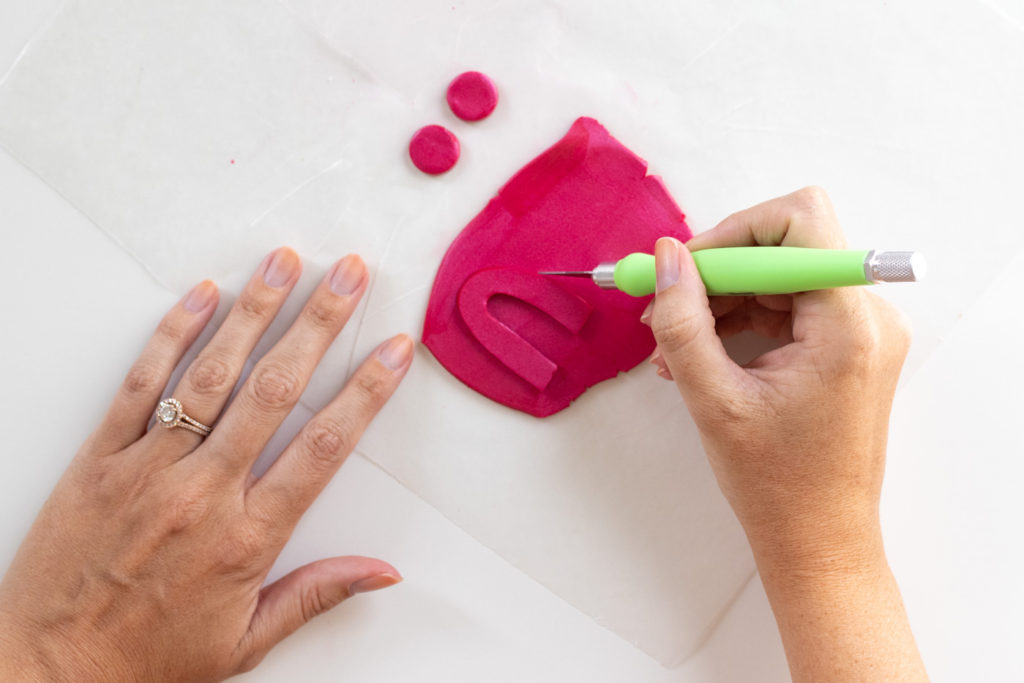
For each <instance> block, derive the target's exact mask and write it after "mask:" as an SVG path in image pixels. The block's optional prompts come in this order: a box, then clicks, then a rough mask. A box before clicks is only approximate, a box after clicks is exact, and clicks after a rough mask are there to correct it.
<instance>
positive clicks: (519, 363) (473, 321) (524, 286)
mask: <svg viewBox="0 0 1024 683" xmlns="http://www.w3.org/2000/svg"><path fill="white" fill-rule="evenodd" d="M497 295H506V296H508V297H511V298H514V299H518V300H519V301H522V302H524V303H526V304H530V305H531V306H533V307H535V308H536V309H537V310H539V311H542V312H543V313H545V314H547V315H549V316H550V317H551V318H552V319H553V320H555V321H556V322H558V323H559V324H561V325H562V326H563V327H565V328H566V329H567V330H568V331H570V332H572V333H573V334H574V335H575V334H579V331H580V330H581V329H583V325H584V324H585V323H586V322H587V318H589V317H590V313H591V311H593V310H594V307H593V306H591V305H590V304H589V303H587V301H586V300H584V299H581V298H580V297H578V296H576V295H575V294H572V293H571V292H568V291H566V290H564V289H562V288H561V287H559V286H558V285H557V284H555V283H554V282H552V281H551V279H550V278H545V277H542V276H540V275H537V274H536V273H529V272H523V271H519V270H514V269H511V268H492V269H489V270H482V271H480V272H478V273H476V274H475V275H473V276H471V277H470V278H469V279H468V280H466V282H465V284H464V285H462V289H461V290H459V313H460V315H461V316H462V320H463V322H465V323H466V327H468V328H469V331H470V332H471V333H472V335H473V336H474V337H475V338H476V340H477V341H478V342H480V344H481V345H482V346H483V347H484V348H485V349H487V350H488V351H489V352H490V353H491V355H493V356H494V357H495V358H496V359H497V360H499V361H500V362H501V363H503V364H504V365H505V367H507V368H508V369H509V370H511V371H512V372H514V373H516V374H517V375H519V377H521V378H523V379H524V380H526V381H527V382H529V383H530V384H531V385H532V386H533V387H534V388H535V389H537V390H538V391H544V390H545V389H547V387H548V385H549V384H550V383H551V379H552V377H554V375H555V372H556V371H557V370H558V365H557V364H556V363H555V362H554V361H552V360H551V359H550V358H548V357H547V356H545V355H544V354H543V353H541V352H540V351H539V350H537V348H536V347H535V346H533V345H532V344H531V343H530V342H528V341H527V340H526V339H524V338H523V337H521V336H520V335H519V334H518V333H516V332H515V330H513V329H512V328H510V327H509V326H508V325H506V324H505V323H503V322H501V321H500V320H498V319H497V318H496V317H494V314H493V313H492V311H491V310H490V308H489V306H488V305H489V304H490V302H491V300H492V299H493V298H494V297H495V296H497Z"/></svg>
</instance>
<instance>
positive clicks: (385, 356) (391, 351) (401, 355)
mask: <svg viewBox="0 0 1024 683" xmlns="http://www.w3.org/2000/svg"><path fill="white" fill-rule="evenodd" d="M377 358H378V359H379V360H380V362H381V363H383V364H384V365H386V366H387V367H389V368H391V369H392V370H401V369H402V368H404V367H405V366H406V365H408V364H409V361H410V360H411V359H412V339H409V337H407V336H405V335H404V334H400V335H398V336H397V337H394V338H393V339H391V340H389V341H388V342H387V343H386V344H384V346H382V347H380V350H379V351H377Z"/></svg>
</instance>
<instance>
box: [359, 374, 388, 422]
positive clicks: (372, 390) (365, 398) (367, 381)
mask: <svg viewBox="0 0 1024 683" xmlns="http://www.w3.org/2000/svg"><path fill="white" fill-rule="evenodd" d="M351 381H352V385H353V387H354V388H355V396H356V401H357V403H358V405H359V408H360V409H362V410H363V411H371V412H376V411H377V410H379V409H380V407H381V406H382V405H384V403H385V401H386V400H387V397H388V392H389V390H390V384H389V378H388V377H387V376H386V374H385V373H384V372H382V371H377V370H376V369H374V368H372V367H366V368H363V369H362V370H360V371H359V372H357V373H356V374H355V375H354V376H353V377H352V380H351Z"/></svg>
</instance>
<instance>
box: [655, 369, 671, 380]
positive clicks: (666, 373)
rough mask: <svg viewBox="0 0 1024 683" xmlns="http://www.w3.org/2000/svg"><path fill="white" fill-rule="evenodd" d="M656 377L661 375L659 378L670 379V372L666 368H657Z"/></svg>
mask: <svg viewBox="0 0 1024 683" xmlns="http://www.w3.org/2000/svg"><path fill="white" fill-rule="evenodd" d="M658 377H661V378H663V379H667V380H671V379H672V373H671V372H669V371H668V370H666V369H665V368H658Z"/></svg>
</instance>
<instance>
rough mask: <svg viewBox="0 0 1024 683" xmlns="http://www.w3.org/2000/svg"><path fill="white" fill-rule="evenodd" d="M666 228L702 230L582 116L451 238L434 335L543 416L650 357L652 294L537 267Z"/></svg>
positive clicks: (440, 354)
mask: <svg viewBox="0 0 1024 683" xmlns="http://www.w3.org/2000/svg"><path fill="white" fill-rule="evenodd" d="M665 235H670V236H673V237H676V238H678V239H680V240H684V241H685V240H688V239H689V238H690V237H691V232H690V230H689V228H688V227H687V225H686V222H685V220H684V216H683V213H682V212H681V211H680V210H679V207H678V206H677V205H676V203H675V202H674V201H673V199H672V197H670V196H669V194H668V192H667V190H666V189H665V186H664V185H663V184H662V183H661V181H660V180H659V179H658V178H657V177H655V176H648V175H647V164H646V163H645V162H644V161H643V160H642V159H640V158H639V157H638V156H636V155H635V154H633V153H632V152H630V151H629V150H628V149H626V147H624V146H623V145H622V144H621V143H620V142H618V141H617V140H615V138H613V137H612V136H611V135H610V134H609V133H608V131H606V130H605V129H604V128H603V127H602V126H601V124H599V123H598V122H597V121H595V120H594V119H590V118H580V119H577V120H576V122H575V123H574V124H573V125H572V128H571V129H570V130H569V132H568V133H567V134H566V136H565V137H564V138H562V139H561V140H560V141H559V142H557V143H556V144H555V145H554V146H553V147H551V148H550V149H548V150H547V151H546V152H544V153H543V154H541V155H540V156H539V157H537V158H536V159H534V160H533V161H531V162H530V163H529V164H527V165H526V166H525V167H524V168H523V169H522V170H520V171H519V172H518V173H516V175H514V176H513V177H512V179H511V180H509V181H508V183H507V184H506V185H505V186H504V187H503V188H501V190H500V191H499V192H498V196H497V197H495V198H494V199H492V200H491V201H490V202H489V203H488V204H487V206H486V207H484V209H483V211H481V212H480V213H479V214H478V215H477V216H476V217H475V218H474V219H473V220H472V221H471V222H470V223H469V225H467V226H466V228H465V229H464V230H463V231H462V232H461V233H460V234H459V236H458V237H456V238H455V241H454V242H452V244H451V246H450V247H449V248H448V252H447V253H446V254H445V257H444V259H443V260H442V262H441V266H440V268H439V269H438V274H437V278H436V279H435V281H434V288H433V291H432V292H431V296H430V303H429V305H428V307H427V315H426V322H425V324H424V327H423V342H424V344H426V346H427V347H428V348H429V349H430V350H431V352H432V353H433V354H434V356H435V358H437V360H438V361H439V362H440V363H441V364H442V365H443V366H444V367H445V368H447V369H448V371H449V372H451V373H452V374H453V375H455V376H456V377H457V378H458V379H460V380H461V381H462V382H463V383H465V384H466V385H467V386H469V387H470V388H472V389H474V390H476V391H478V392H479V393H481V394H483V395H484V396H487V397H489V398H491V399H493V400H495V401H497V402H499V403H502V404H504V405H506V406H509V407H511V408H515V409H517V410H522V411H524V412H527V413H530V414H531V415H536V416H537V417H544V416H547V415H551V414H552V413H556V412H558V411H560V410H562V409H564V408H565V407H567V406H568V405H569V404H570V403H571V402H572V401H573V400H574V399H576V398H577V397H578V396H579V395H580V394H582V393H583V392H584V391H586V389H587V388H588V387H591V386H593V385H594V384H597V383H598V382H601V381H604V380H606V379H609V378H611V377H614V376H615V375H616V374H618V373H619V372H623V371H625V370H629V369H630V368H632V367H634V366H635V365H637V364H638V363H640V362H641V361H642V360H644V359H645V358H646V357H647V356H649V355H650V354H651V352H652V351H653V350H654V346H655V344H654V338H653V337H652V336H651V331H650V329H649V328H648V327H647V326H645V325H643V324H642V323H641V322H640V314H641V313H642V312H643V310H644V307H645V306H646V305H647V303H648V301H649V300H650V298H649V297H643V298H635V297H631V296H629V295H627V294H624V293H622V292H618V291H613V290H612V291H610V290H602V289H599V288H598V287H597V286H596V285H594V284H593V283H592V282H590V281H589V280H586V279H569V278H553V277H545V276H541V275H537V271H540V270H584V269H589V268H592V267H593V266H595V265H597V264H598V263H600V262H604V261H615V260H617V259H619V258H621V257H623V256H625V255H626V254H628V253H630V252H634V251H646V252H652V251H653V249H654V243H655V242H656V241H657V239H658V238H659V237H662V236H665Z"/></svg>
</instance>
